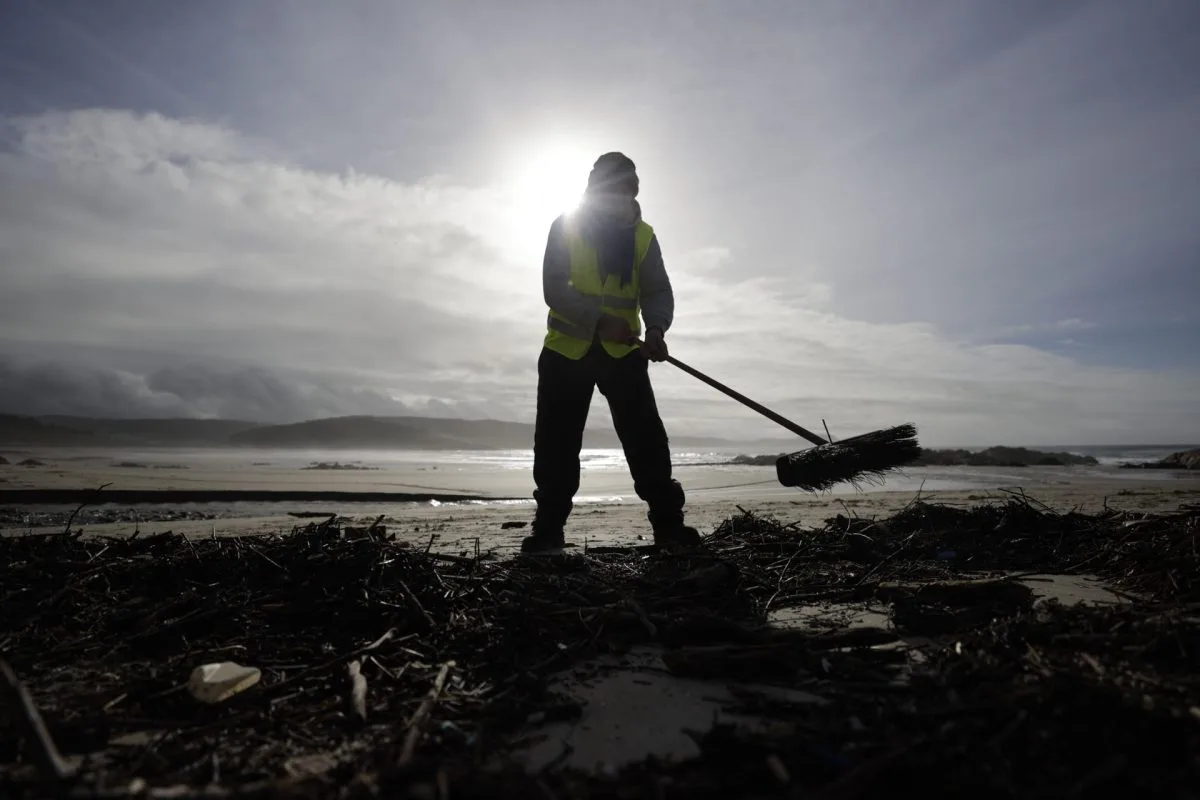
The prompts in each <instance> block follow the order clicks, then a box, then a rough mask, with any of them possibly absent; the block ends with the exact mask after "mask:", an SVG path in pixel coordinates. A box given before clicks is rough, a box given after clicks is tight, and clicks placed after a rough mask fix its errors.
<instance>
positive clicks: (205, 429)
mask: <svg viewBox="0 0 1200 800" xmlns="http://www.w3.org/2000/svg"><path fill="white" fill-rule="evenodd" d="M38 419H39V421H41V422H43V423H48V424H51V425H55V426H57V427H60V428H66V429H70V430H73V431H79V432H82V433H84V434H85V435H87V436H89V437H91V439H92V440H94V441H96V442H102V443H104V444H108V445H125V446H136V445H146V446H155V445H163V444H169V445H175V446H179V447H206V446H211V445H224V444H228V443H229V439H230V437H231V436H233V435H234V434H236V433H240V432H242V431H246V430H250V429H251V428H256V427H259V423H256V422H246V421H244V420H234V419H188V418H182V417H180V418H166V419H105V418H95V417H64V416H46V417H39V418H38Z"/></svg>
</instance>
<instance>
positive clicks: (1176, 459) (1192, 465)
mask: <svg viewBox="0 0 1200 800" xmlns="http://www.w3.org/2000/svg"><path fill="white" fill-rule="evenodd" d="M1164 461H1166V462H1167V463H1168V464H1174V465H1176V467H1178V468H1180V469H1200V447H1198V448H1196V449H1195V450H1183V451H1181V452H1178V453H1172V454H1171V455H1169V456H1167V457H1166V458H1165V459H1164Z"/></svg>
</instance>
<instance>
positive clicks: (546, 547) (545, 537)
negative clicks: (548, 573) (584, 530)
mask: <svg viewBox="0 0 1200 800" xmlns="http://www.w3.org/2000/svg"><path fill="white" fill-rule="evenodd" d="M565 546H566V537H564V536H563V530H562V528H539V527H538V526H537V524H536V523H535V524H534V526H533V534H532V535H530V536H526V537H525V538H524V539H522V540H521V552H522V553H523V554H525V555H528V556H558V555H562V551H563V547H565Z"/></svg>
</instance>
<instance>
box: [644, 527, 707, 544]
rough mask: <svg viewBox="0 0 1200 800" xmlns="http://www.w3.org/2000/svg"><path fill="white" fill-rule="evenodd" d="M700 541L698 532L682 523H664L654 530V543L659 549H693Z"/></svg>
mask: <svg viewBox="0 0 1200 800" xmlns="http://www.w3.org/2000/svg"><path fill="white" fill-rule="evenodd" d="M700 542H701V539H700V532H699V531H697V530H696V529H695V528H693V527H691V526H690V525H684V524H682V523H680V524H679V525H669V526H668V525H664V526H662V527H659V528H656V529H655V531H654V544H655V546H657V547H658V548H659V549H660V550H694V549H696V548H697V547H699V546H700Z"/></svg>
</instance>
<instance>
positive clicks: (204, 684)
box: [187, 661, 262, 703]
mask: <svg viewBox="0 0 1200 800" xmlns="http://www.w3.org/2000/svg"><path fill="white" fill-rule="evenodd" d="M261 677H262V671H261V670H260V669H258V667H243V666H242V665H241V664H235V663H234V662H232V661H222V662H220V663H217V664H201V665H200V666H198V667H196V668H195V669H194V670H192V676H191V677H190V678H189V679H188V683H187V688H188V691H189V692H191V695H192V697H194V698H196V699H197V700H199V701H200V702H201V703H223V702H225V701H226V700H228V699H229V698H231V697H233V696H234V695H235V694H237V693H238V692H244V691H246V690H247V689H249V688H250V687H251V686H253V685H254V684H256V683H258V681H259V679H260V678H261Z"/></svg>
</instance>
